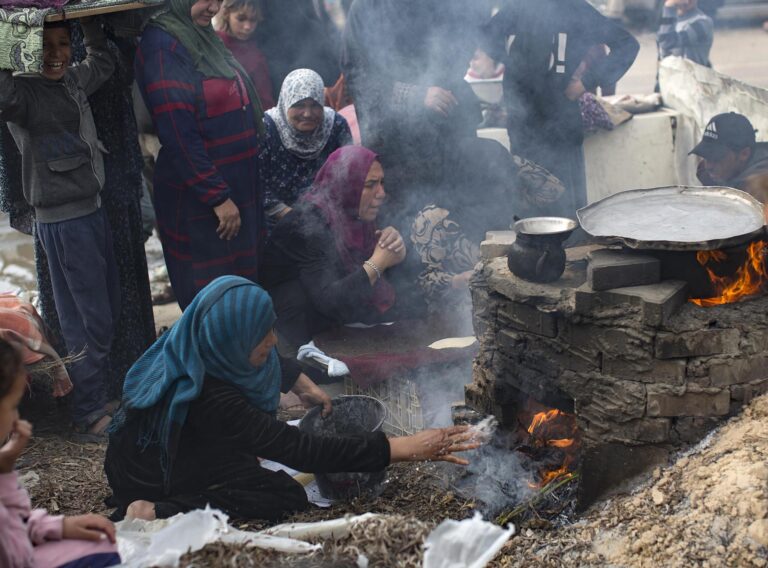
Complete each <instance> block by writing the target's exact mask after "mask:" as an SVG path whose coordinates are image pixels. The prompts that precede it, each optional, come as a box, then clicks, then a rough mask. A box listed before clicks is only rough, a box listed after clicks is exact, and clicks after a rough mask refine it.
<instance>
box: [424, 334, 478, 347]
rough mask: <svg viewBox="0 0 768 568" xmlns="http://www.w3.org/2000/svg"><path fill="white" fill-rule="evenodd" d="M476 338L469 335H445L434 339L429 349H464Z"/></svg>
mask: <svg viewBox="0 0 768 568" xmlns="http://www.w3.org/2000/svg"><path fill="white" fill-rule="evenodd" d="M476 341H477V339H475V337H474V336H472V335H470V336H469V337H446V338H445V339H441V340H439V341H435V342H434V343H433V344H432V345H430V346H429V347H430V348H431V349H464V348H465V347H469V346H470V345H473V344H474V343H475V342H476Z"/></svg>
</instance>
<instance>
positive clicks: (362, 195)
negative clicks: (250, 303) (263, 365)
mask: <svg viewBox="0 0 768 568" xmlns="http://www.w3.org/2000/svg"><path fill="white" fill-rule="evenodd" d="M385 198H386V192H385V191H384V171H383V169H382V167H381V164H380V163H379V161H378V157H377V156H376V154H375V153H373V152H372V151H370V150H368V149H367V148H362V147H360V146H344V147H342V148H339V149H338V150H336V151H335V152H334V153H333V154H331V155H330V157H329V158H328V160H327V161H326V163H325V165H324V166H323V167H322V168H321V169H320V171H319V172H318V173H317V176H316V177H315V181H314V183H313V185H312V187H311V189H310V190H309V191H307V192H306V193H305V194H304V195H303V196H302V197H301V198H300V200H299V201H298V202H297V204H296V206H295V207H294V208H293V210H292V211H291V212H290V213H288V214H287V215H286V216H285V217H283V218H282V219H281V220H280V222H279V223H278V224H277V226H276V227H275V229H274V231H273V233H272V237H271V239H270V241H269V243H268V244H267V250H266V252H265V255H264V263H263V267H264V272H263V279H262V284H263V285H264V287H265V288H266V289H267V290H268V291H269V293H270V294H271V296H272V299H273V301H274V303H275V311H276V312H277V316H278V318H277V331H278V333H279V334H280V336H281V339H284V340H285V342H286V344H287V345H289V346H292V347H297V346H300V345H303V344H305V343H307V342H309V341H310V340H311V339H312V337H313V336H314V335H315V334H317V333H319V332H321V331H323V330H325V329H328V328H331V327H333V326H335V325H339V324H344V323H352V322H366V323H373V322H376V321H382V320H386V319H387V317H388V313H389V312H390V310H391V308H392V307H393V306H394V304H395V291H394V289H393V288H392V285H391V284H390V283H389V282H388V281H387V270H388V269H390V268H392V267H393V266H396V265H398V264H400V263H401V262H402V261H403V260H404V259H405V253H406V250H405V243H404V242H403V239H402V237H401V236H400V233H398V232H397V230H395V229H394V227H387V228H385V229H383V230H379V229H378V228H377V225H376V218H377V217H378V215H379V210H380V209H381V206H382V205H383V204H384V200H385ZM390 317H391V315H390Z"/></svg>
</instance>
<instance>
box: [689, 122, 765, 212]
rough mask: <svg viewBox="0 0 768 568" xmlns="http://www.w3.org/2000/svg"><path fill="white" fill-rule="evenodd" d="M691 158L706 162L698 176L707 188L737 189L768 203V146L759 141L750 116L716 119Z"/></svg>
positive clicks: (693, 151)
mask: <svg viewBox="0 0 768 568" xmlns="http://www.w3.org/2000/svg"><path fill="white" fill-rule="evenodd" d="M691 154H696V155H697V156H700V157H701V158H702V160H701V162H700V163H699V167H698V170H697V172H696V174H697V176H698V178H699V181H701V183H703V184H704V185H724V186H727V187H735V188H736V189H741V190H744V191H747V192H749V193H751V194H752V195H753V196H754V197H755V198H757V199H758V200H759V201H761V202H763V203H765V202H767V201H768V143H765V142H760V143H758V142H756V141H755V129H754V127H753V126H752V123H751V122H749V119H747V117H746V116H744V115H741V114H736V113H735V112H728V113H723V114H718V115H717V116H715V117H714V118H712V120H710V121H709V124H707V127H706V129H705V130H704V136H703V138H702V139H701V142H699V144H698V145H697V146H696V147H695V148H694V149H693V150H692V151H691Z"/></svg>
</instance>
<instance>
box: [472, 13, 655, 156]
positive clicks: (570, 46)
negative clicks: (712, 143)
mask: <svg viewBox="0 0 768 568" xmlns="http://www.w3.org/2000/svg"><path fill="white" fill-rule="evenodd" d="M483 41H484V48H485V50H486V51H487V52H488V54H489V55H490V56H491V57H493V58H494V59H496V60H497V61H501V62H503V63H504V65H505V66H506V72H505V74H504V98H505V103H506V106H507V112H508V117H509V118H508V129H509V134H510V141H511V144H512V151H513V153H516V154H520V155H522V156H527V155H528V153H527V152H526V151H524V150H525V146H526V145H527V144H536V143H542V144H548V145H550V146H553V145H554V146H556V145H558V144H581V142H582V141H583V128H582V123H581V112H580V109H579V104H578V102H577V101H571V100H569V99H567V98H566V97H565V94H564V91H565V89H566V87H567V86H568V83H569V81H570V79H571V77H572V76H573V74H574V72H575V71H576V69H577V68H578V67H579V65H580V64H581V62H582V61H583V60H584V58H585V56H586V55H587V52H588V51H589V50H590V48H592V47H593V46H595V45H599V44H605V45H607V46H608V47H609V48H610V54H609V55H608V56H607V57H605V58H604V59H601V60H600V62H599V63H597V64H596V65H595V66H594V67H593V68H591V69H589V70H588V71H587V72H586V74H585V75H584V76H583V78H582V82H583V83H584V87H585V88H586V89H587V90H588V91H590V90H593V89H594V88H595V87H596V86H597V85H599V84H611V83H615V82H616V81H618V80H619V79H620V78H621V77H622V76H623V75H624V73H626V71H627V70H628V69H629V67H630V66H631V65H632V63H633V62H634V60H635V57H636V56H637V52H638V50H639V49H640V45H639V44H638V42H637V40H636V39H635V38H634V37H632V35H631V34H630V33H629V32H627V31H626V30H625V29H624V28H623V27H621V26H620V25H618V24H616V23H614V22H612V21H611V20H609V19H608V18H606V17H605V16H603V15H601V14H600V13H599V12H598V11H597V10H595V9H594V8H593V7H592V6H590V5H589V4H588V3H587V2H586V1H585V0H537V1H535V2H534V1H532V0H509V1H508V2H507V3H506V4H505V5H504V7H503V8H502V9H501V10H500V11H499V12H498V13H497V14H496V15H495V16H494V17H493V19H492V20H491V21H490V22H489V23H488V24H487V25H486V26H485V27H484V40H483Z"/></svg>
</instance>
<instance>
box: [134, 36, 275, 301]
mask: <svg viewBox="0 0 768 568" xmlns="http://www.w3.org/2000/svg"><path fill="white" fill-rule="evenodd" d="M135 67H136V80H137V82H138V85H139V89H140V91H141V94H142V97H143V98H144V102H145V103H146V105H147V108H148V109H149V112H150V115H151V116H152V121H153V123H154V125H155V128H156V130H157V134H158V136H159V138H160V143H161V144H162V148H161V150H160V154H159V156H158V159H157V164H156V167H155V178H154V187H155V189H154V191H155V195H154V201H155V210H156V213H157V223H158V230H159V233H160V240H161V241H162V243H163V253H164V255H165V262H166V265H167V266H168V273H169V276H170V280H171V285H172V286H173V290H174V292H175V294H176V299H177V300H178V301H179V305H180V306H181V308H182V309H184V308H185V307H186V306H187V305H188V304H189V303H190V302H191V301H192V299H193V298H194V296H195V294H196V293H197V292H198V291H199V290H201V289H202V288H203V287H205V285H206V284H208V283H209V282H211V281H212V280H214V279H215V278H217V277H219V276H225V275H238V276H243V277H245V278H248V279H249V280H252V281H256V277H257V266H258V257H259V251H260V245H261V242H262V239H263V237H264V227H265V225H264V212H263V199H264V197H263V193H262V190H261V187H260V182H259V171H258V153H259V140H258V138H257V133H258V128H257V123H256V118H255V116H254V113H253V112H252V109H251V106H250V101H249V100H248V93H247V92H246V89H245V86H244V84H243V83H242V80H240V79H237V80H235V79H226V78H209V77H205V76H203V75H202V74H201V73H200V72H199V71H197V69H196V68H195V66H194V63H193V59H192V57H191V55H190V53H189V52H188V51H187V49H186V48H185V47H184V46H183V45H182V44H181V43H180V42H179V41H178V40H177V39H176V38H174V37H173V36H171V35H170V34H168V33H167V32H165V31H164V30H161V29H160V28H158V27H155V26H151V25H150V26H148V27H147V29H146V30H145V32H144V35H143V37H142V40H141V44H140V45H139V49H138V52H137V54H136V61H135ZM227 199H232V201H234V202H235V205H237V207H238V208H239V210H240V218H241V222H242V225H241V228H240V233H239V234H238V236H237V237H235V238H234V239H232V240H230V241H225V240H221V239H219V237H218V235H217V234H216V228H217V227H218V224H219V222H218V218H217V217H216V214H215V212H214V211H213V208H214V207H215V206H217V205H220V204H221V203H224V202H225V201H226V200H227Z"/></svg>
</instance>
